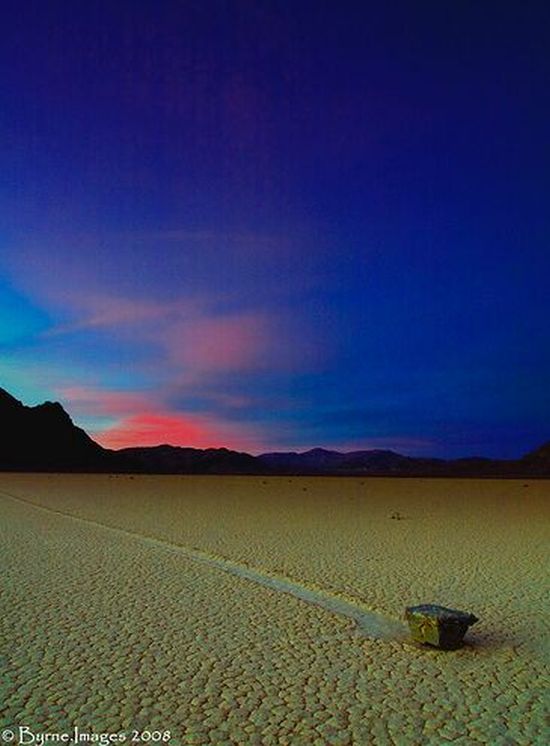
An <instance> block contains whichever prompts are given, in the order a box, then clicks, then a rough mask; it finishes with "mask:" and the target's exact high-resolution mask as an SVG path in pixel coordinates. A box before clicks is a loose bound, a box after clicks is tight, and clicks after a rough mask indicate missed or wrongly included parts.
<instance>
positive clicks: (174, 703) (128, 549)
mask: <svg viewBox="0 0 550 746" xmlns="http://www.w3.org/2000/svg"><path fill="white" fill-rule="evenodd" d="M525 485H528V486H525ZM0 491H4V492H7V493H10V494H11V495H15V496H18V497H20V498H23V499H24V500H28V501H31V502H33V503H36V504H37V505H42V506H44V507H46V508H48V509H49V510H47V511H44V510H40V509H37V508H35V507H32V506H31V505H28V504H27V503H24V502H20V501H16V500H13V499H10V498H8V497H4V496H2V494H0V515H1V521H0V560H1V571H2V575H1V586H0V591H1V595H0V613H1V617H0V644H1V650H0V664H2V672H1V675H2V691H1V692H0V727H4V728H5V727H12V728H17V726H19V725H28V726H29V727H31V728H34V729H35V730H36V731H42V732H45V731H50V732H52V731H55V732H62V731H69V730H70V728H72V726H74V725H75V724H76V725H78V726H79V727H80V728H81V729H88V730H93V731H95V732H97V733H99V732H100V731H110V732H121V731H125V732H126V733H127V734H128V740H127V743H129V742H130V735H131V729H132V728H136V729H144V728H147V729H149V730H152V729H157V730H162V731H165V730H170V731H171V734H172V740H171V741H170V743H171V744H172V746H177V744H195V745H196V746H202V745H203V744H205V745H206V744H215V745H216V746H223V745H225V744H227V745H229V744H237V745H238V746H247V745H248V744H259V745H263V744H265V745H266V746H269V745H270V744H273V745H275V744H289V745H293V744H296V745H297V746H299V745H300V744H317V745H318V746H326V745H329V744H333V745H335V746H336V745H337V744H342V745H344V744H359V745H361V746H363V745H365V746H370V744H373V745H374V746H375V745H376V744H403V745H404V746H408V745H409V744H419V745H420V744H434V745H437V746H439V745H440V744H445V743H449V742H452V743H455V744H491V746H492V745H493V744H495V746H497V745H499V744H502V745H504V744H509V745H510V746H513V745H515V744H519V745H520V746H522V745H525V746H534V745H536V744H546V743H548V742H550V739H549V736H548V731H545V730H544V724H543V717H544V714H545V711H544V704H545V700H546V701H547V696H546V693H547V690H546V687H547V685H548V679H547V678H546V677H545V673H546V671H547V669H546V665H547V663H548V656H547V655H546V650H547V644H548V637H547V634H548V630H547V624H546V619H547V614H548V608H547V603H546V595H545V591H546V589H547V586H545V577H546V576H547V569H548V561H547V560H548V555H547V547H548V538H549V530H548V525H549V524H548V516H549V511H548V498H549V497H550V483H549V482H547V481H546V482H544V481H531V482H524V481H504V480H503V481H497V480H494V481H493V480H486V481H481V480H480V481H474V480H454V481H448V480H421V479H391V480H390V479H335V478H317V479H305V478H268V477H265V478H261V477H258V478H256V477H129V476H77V475H75V476H72V475H70V476H67V475H64V476H56V475H17V474H3V475H0ZM52 510H53V511H59V512H52ZM395 511H399V512H400V513H401V514H402V515H403V516H404V519H403V520H393V519H391V518H390V516H391V515H392V513H394V512H395ZM62 514H68V515H69V516H74V517H77V518H80V519H82V518H84V519H87V520H88V521H93V522H94V523H90V522H86V521H82V520H74V518H71V517H67V516H65V515H62ZM96 524H103V525H96ZM104 526H110V527H118V528H121V529H124V530H125V531H127V532H131V534H135V535H131V534H128V533H123V532H113V531H109V530H107V529H106V528H104ZM140 536H150V537H156V538H158V539H161V540H162V541H164V542H167V543H168V544H174V545H180V546H184V547H187V548H188V549H191V550H193V549H195V550H200V552H203V553H207V554H208V555H212V556H214V557H216V558H222V559H223V558H225V559H227V560H230V561H231V562H232V563H238V564H239V563H240V564H241V565H243V566H247V567H251V568H254V569H255V570H257V571H259V572H260V573H261V572H266V573H268V574H269V575H270V576H281V577H284V578H286V579H290V580H294V581H297V582H299V583H301V584H302V585H304V586H306V587H308V588H311V589H314V590H315V589H318V590H321V591H323V592H330V593H332V594H334V595H338V596H340V597H344V598H346V599H348V600H350V601H352V602H359V603H361V604H363V605H365V606H366V607H368V608H370V609H372V610H374V611H378V612H380V613H382V614H385V615H387V616H389V617H399V616H401V615H402V613H403V610H404V607H405V606H406V605H409V604H415V603H423V602H434V603H440V604H443V605H449V606H453V607H456V608H461V609H464V610H466V611H471V612H473V613H475V614H476V615H477V616H478V617H479V618H480V620H481V621H480V622H479V624H477V625H476V626H474V627H473V628H472V629H471V631H470V633H469V635H468V639H469V643H470V644H469V645H467V646H466V647H465V648H463V649H462V650H460V651H456V652H441V651H435V650H426V649H419V648H416V647H414V646H411V645H410V644H408V643H407V642H403V641H399V640H395V641H383V640H372V639H368V638H365V637H361V636H360V635H359V634H358V633H357V630H356V627H355V625H354V623H353V622H351V621H350V620H349V619H347V618H345V617H342V616H339V615H336V614H333V613H331V612H329V611H326V610H324V609H321V608H319V607H317V606H314V605H310V604H308V603H305V602H304V601H301V600H299V599H296V598H293V597H292V596H289V595H288V594H286V593H281V592H278V591H276V590H272V589H270V588H265V587H262V586H261V585H258V584H256V583H254V582H251V581H250V580H249V579H246V578H241V577H235V576H234V575H231V574H228V573H226V572H224V571H223V570H220V569H217V568H216V567H209V566H205V565H204V564H201V563H200V562H196V561H194V560H193V559H190V558H189V557H186V556H185V555H183V554H178V553H175V552H173V551H170V550H169V548H168V549H166V548H164V547H163V546H161V545H155V544H151V543H147V542H144V541H143V540H141V538H140Z"/></svg>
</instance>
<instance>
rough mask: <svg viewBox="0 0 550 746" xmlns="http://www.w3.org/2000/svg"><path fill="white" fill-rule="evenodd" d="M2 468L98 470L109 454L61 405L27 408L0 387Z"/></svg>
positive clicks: (0, 455)
mask: <svg viewBox="0 0 550 746" xmlns="http://www.w3.org/2000/svg"><path fill="white" fill-rule="evenodd" d="M0 427H1V429H2V437H1V439H0V468H2V469H4V470H6V469H13V470H18V469H19V470H22V471H42V470H44V471H49V470H53V469H60V470H65V469H67V470H87V469H94V470H95V469H97V468H99V466H100V465H101V463H102V461H108V460H109V457H108V455H107V453H106V452H105V451H104V449H103V448H101V446H99V445H98V444H97V443H95V442H94V441H93V440H92V439H91V438H90V437H89V436H88V435H87V434H86V433H85V432H84V430H81V429H80V428H79V427H76V425H74V423H73V421H72V420H71V418H70V417H69V415H68V414H67V413H66V412H65V410H64V409H63V407H62V406H61V404H57V403H54V402H45V403H44V404H40V405H39V406H37V407H26V406H24V405H23V404H22V403H21V402H20V401H18V400H17V399H15V398H14V397H13V396H11V395H10V394H8V392H7V391H4V389H0Z"/></svg>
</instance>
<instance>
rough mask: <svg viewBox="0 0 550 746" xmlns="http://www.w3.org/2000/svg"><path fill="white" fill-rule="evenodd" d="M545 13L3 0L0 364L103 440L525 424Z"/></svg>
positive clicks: (330, 435) (534, 8) (538, 431)
mask: <svg viewBox="0 0 550 746" xmlns="http://www.w3.org/2000/svg"><path fill="white" fill-rule="evenodd" d="M549 21H550V6H549V5H548V4H547V3H544V2H529V0H526V2H522V3H502V2H491V1H490V0H489V1H488V2H473V1H472V2H470V1H469V0H464V2H459V3H442V2H440V1H439V0H438V1H437V2H436V1H433V2H424V1H423V0H418V1H416V2H410V1H407V2H398V1H397V0H395V1H392V0H389V1H388V2H385V3H370V2H361V3H359V2H348V3H338V2H335V1H332V0H331V1H324V0H315V2H313V0H300V1H299V2H296V3H289V2H286V0H277V1H271V0H254V1H253V0H200V1H199V0H188V1H185V0H163V2H158V1H157V0H151V1H141V0H131V1H128V0H117V2H116V3H113V2H110V1H109V0H88V1H87V2H85V3H75V2H70V1H69V0H27V2H25V3H19V2H17V3H16V2H12V1H11V0H6V1H5V2H3V3H2V24H1V28H0V142H1V147H0V174H1V178H0V386H2V387H4V388H6V389H7V390H8V391H10V393H12V394H14V395H15V396H17V397H18V398H20V399H22V400H23V401H24V402H25V403H27V404H37V403H39V402H41V401H44V400H46V399H54V400H58V401H61V402H62V404H63V405H64V406H65V408H66V409H67V411H68V412H69V413H70V414H71V416H72V418H73V420H74V421H75V422H76V423H77V424H78V425H80V426H82V427H84V428H85V429H86V430H87V431H88V432H89V433H90V434H91V435H92V436H93V437H94V438H95V439H96V440H97V441H98V442H100V443H101V444H102V445H104V446H106V447H111V448H120V447H125V446H131V445H156V444H160V443H171V444H174V445H183V446H194V447H200V448H204V447H219V446H226V447H229V448H235V449H237V450H245V451H248V452H250V453H262V452H265V451H273V450H279V451H280V450H299V451H301V450H306V449H308V448H311V447H316V446H322V447H326V448H335V449H340V450H355V449H363V448H389V449H393V450H396V451H399V452H401V453H405V454H410V455H434V456H443V457H460V456H469V455H476V454H478V455H479V454H481V455H486V456H492V457H505V458H506V457H516V456H519V455H521V454H523V453H525V452H527V451H528V450H530V449H532V448H534V447H536V446H538V445H539V444H541V443H542V442H544V441H546V440H549V439H550V385H549V382H550V332H549V329H550V324H549V318H550V292H549V288H550V247H549V240H548V239H549V235H550V234H549V215H550V210H549V209H548V201H547V196H548V193H549V183H548V182H549V174H550V168H549V167H550V163H549V160H550V159H549V153H550V149H549V147H548V131H549V123H548V113H549V108H550V106H549V98H548V80H549V72H550V70H549V68H550V64H549V63H550V55H549V53H548V49H549V48H550V39H549V38H548V36H549V34H548V30H549V28H550V23H549Z"/></svg>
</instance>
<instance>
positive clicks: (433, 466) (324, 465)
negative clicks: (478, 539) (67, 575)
mask: <svg viewBox="0 0 550 746" xmlns="http://www.w3.org/2000/svg"><path fill="white" fill-rule="evenodd" d="M0 423H1V429H2V437H1V439H0V471H69V472H73V471H74V472H121V473H140V474H256V475H259V474H263V475H277V474H281V475H282V474H285V475H290V474H293V475H326V476H328V475H334V476H369V475H372V476H427V477H428V476H445V477H453V476H456V477H550V442H548V443H545V444H543V445H542V446H540V447H539V448H537V449H536V450H534V451H531V452H530V453H528V454H526V455H525V456H524V457H523V458H521V459H516V460H496V459H488V458H480V457H476V458H462V459H454V460H446V459H439V458H415V457H411V456H403V455H401V454H399V453H395V452H394V451H390V450H380V449H373V450H361V451H349V452H345V453H343V452H340V451H332V450H328V449H326V448H312V449H310V450H308V451H304V452H302V453H298V452H295V451H290V452H274V453H263V454H261V455H259V456H252V455H250V454H248V453H242V452H238V451H232V450H230V449H228V448H206V449H199V448H190V447H181V446H171V445H160V446H152V447H141V448H123V449H121V450H118V451H113V450H109V449H106V448H102V446H100V445H99V444H98V443H96V442H95V441H94V440H92V438H90V436H89V435H87V433H86V432H84V430H82V429H81V428H79V427H77V426H76V425H75V424H74V423H73V421H72V420H71V418H70V417H69V415H68V414H67V412H66V411H65V410H64V409H63V407H62V406H61V404H59V403H56V402H45V403H44V404H40V405H38V406H35V407H27V406H25V405H24V404H22V403H21V402H20V401H19V400H17V399H16V398H15V397H13V396H11V394H9V393H8V392H7V391H5V390H4V389H2V388H0Z"/></svg>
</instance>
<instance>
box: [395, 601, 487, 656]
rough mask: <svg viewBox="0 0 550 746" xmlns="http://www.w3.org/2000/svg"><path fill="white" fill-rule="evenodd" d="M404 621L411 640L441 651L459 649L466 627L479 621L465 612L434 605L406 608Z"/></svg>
mask: <svg viewBox="0 0 550 746" xmlns="http://www.w3.org/2000/svg"><path fill="white" fill-rule="evenodd" d="M405 619H406V620H407V623H408V625H409V629H410V631H411V635H412V638H413V640H415V641H416V642H420V643H422V644H424V645H431V646H432V647H436V648H440V649H442V650H456V649H457V648H460V647H461V646H462V644H463V642H464V635H465V634H466V632H467V630H468V627H470V626H471V625H472V624H475V623H476V622H478V621H479V619H478V618H477V617H476V616H474V615H473V614H469V613H468V612H466V611H458V610H457V609H447V608H445V606H437V605H435V604H422V605H420V606H408V607H407V608H406V609H405Z"/></svg>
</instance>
